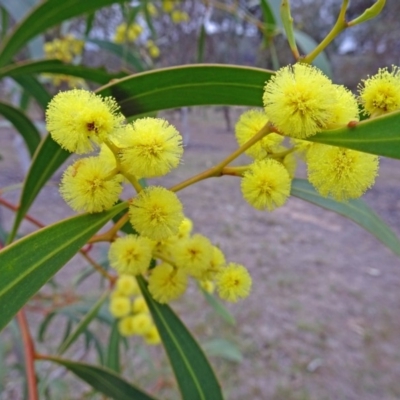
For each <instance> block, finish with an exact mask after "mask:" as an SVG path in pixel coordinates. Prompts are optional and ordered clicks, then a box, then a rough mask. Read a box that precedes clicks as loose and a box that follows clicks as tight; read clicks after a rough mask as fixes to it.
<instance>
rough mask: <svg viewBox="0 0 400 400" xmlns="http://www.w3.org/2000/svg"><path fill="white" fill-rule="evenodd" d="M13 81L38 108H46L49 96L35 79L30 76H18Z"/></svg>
mask: <svg viewBox="0 0 400 400" xmlns="http://www.w3.org/2000/svg"><path fill="white" fill-rule="evenodd" d="M13 79H14V81H15V82H17V83H18V85H20V86H21V87H22V88H23V89H24V90H25V91H26V92H27V93H29V94H30V95H31V96H32V97H33V98H34V99H35V100H36V101H37V103H38V104H39V106H40V107H42V108H43V109H45V108H46V107H47V103H48V102H49V101H50V99H51V96H50V95H49V93H48V92H47V90H46V89H45V88H44V86H43V85H42V84H41V83H40V82H39V81H38V80H37V79H36V78H34V77H33V76H30V75H18V76H15V77H14V78H13Z"/></svg>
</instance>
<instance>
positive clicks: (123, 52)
mask: <svg viewBox="0 0 400 400" xmlns="http://www.w3.org/2000/svg"><path fill="white" fill-rule="evenodd" d="M88 42H90V43H93V44H96V45H97V46H99V47H100V48H101V49H102V50H107V51H109V52H110V53H112V54H115V55H116V56H118V57H119V58H121V60H125V61H126V62H127V63H128V64H129V65H131V66H132V67H134V68H135V69H136V70H137V71H139V72H143V71H145V69H147V68H145V66H144V65H143V61H142V60H141V58H140V56H139V54H137V53H135V52H133V51H132V50H131V49H127V48H125V47H124V46H123V45H120V44H116V43H112V42H110V41H107V40H100V39H90V38H89V39H88Z"/></svg>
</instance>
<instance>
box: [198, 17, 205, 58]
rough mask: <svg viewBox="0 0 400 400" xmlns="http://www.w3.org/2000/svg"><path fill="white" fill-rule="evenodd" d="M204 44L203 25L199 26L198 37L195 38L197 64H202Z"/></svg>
mask: <svg viewBox="0 0 400 400" xmlns="http://www.w3.org/2000/svg"><path fill="white" fill-rule="evenodd" d="M205 44H206V27H205V25H204V23H203V24H201V26H200V32H199V36H198V38H197V56H196V59H197V63H202V62H203V60H204V48H205Z"/></svg>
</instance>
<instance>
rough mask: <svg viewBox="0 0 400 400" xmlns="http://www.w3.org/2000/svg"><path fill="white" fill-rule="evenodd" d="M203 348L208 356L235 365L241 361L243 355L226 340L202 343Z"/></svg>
mask: <svg viewBox="0 0 400 400" xmlns="http://www.w3.org/2000/svg"><path fill="white" fill-rule="evenodd" d="M203 348H204V351H205V352H206V353H207V354H208V355H209V356H215V357H221V358H224V359H225V360H228V361H233V362H237V363H240V362H242V361H243V355H242V353H241V352H240V350H239V349H238V347H237V346H236V345H235V344H233V343H232V342H230V341H229V340H226V339H212V340H209V341H208V342H205V343H203Z"/></svg>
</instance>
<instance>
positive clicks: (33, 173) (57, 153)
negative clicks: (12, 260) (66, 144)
mask: <svg viewBox="0 0 400 400" xmlns="http://www.w3.org/2000/svg"><path fill="white" fill-rule="evenodd" d="M69 156H70V153H68V152H67V151H65V150H63V149H62V148H61V147H60V146H59V145H58V144H57V143H56V142H54V140H53V139H52V138H51V136H50V135H47V137H46V138H45V139H44V140H43V141H42V143H41V145H40V146H39V148H38V149H37V152H36V154H35V157H34V158H33V160H32V164H31V167H30V169H29V171H28V174H27V175H26V177H25V183H24V187H23V189H22V192H21V198H20V207H19V209H18V211H17V213H16V214H15V220H14V224H13V228H12V230H11V232H10V236H9V242H11V241H12V240H13V239H14V237H15V235H16V233H17V230H18V228H19V225H20V223H21V221H22V220H23V218H24V216H25V214H26V213H27V211H28V209H29V207H30V206H31V205H32V203H33V201H34V200H35V198H36V196H37V195H38V193H39V192H40V189H41V188H42V187H43V186H44V185H45V183H46V182H47V181H48V180H49V179H50V177H51V176H52V175H53V174H54V172H55V171H56V170H57V169H58V168H59V167H60V165H62V163H63V162H64V161H65V160H66V159H67V158H68V157H69Z"/></svg>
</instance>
